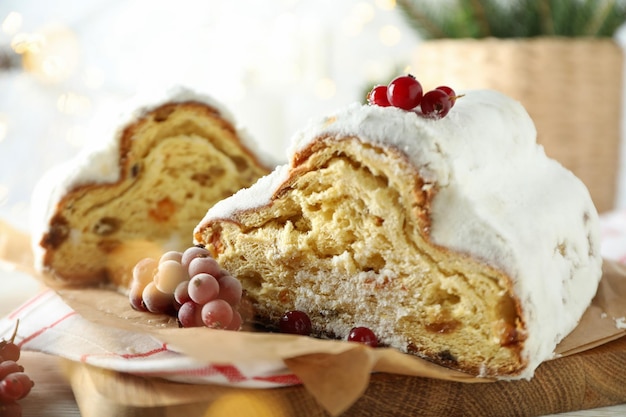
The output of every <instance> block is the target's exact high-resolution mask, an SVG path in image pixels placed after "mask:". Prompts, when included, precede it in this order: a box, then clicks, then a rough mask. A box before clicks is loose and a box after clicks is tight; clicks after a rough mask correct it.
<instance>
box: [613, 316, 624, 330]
mask: <svg viewBox="0 0 626 417" xmlns="http://www.w3.org/2000/svg"><path fill="white" fill-rule="evenodd" d="M615 327H617V328H618V329H626V317H618V318H616V319H615Z"/></svg>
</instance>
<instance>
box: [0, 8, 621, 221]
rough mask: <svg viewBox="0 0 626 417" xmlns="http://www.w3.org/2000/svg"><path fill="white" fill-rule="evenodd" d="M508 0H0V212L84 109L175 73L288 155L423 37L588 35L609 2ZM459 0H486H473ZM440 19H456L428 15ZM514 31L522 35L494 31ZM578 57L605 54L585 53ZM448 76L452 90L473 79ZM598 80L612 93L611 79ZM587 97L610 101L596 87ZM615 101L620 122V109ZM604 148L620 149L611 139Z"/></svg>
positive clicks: (86, 124)
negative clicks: (312, 123)
mask: <svg viewBox="0 0 626 417" xmlns="http://www.w3.org/2000/svg"><path fill="white" fill-rule="evenodd" d="M492 3H494V4H497V3H499V4H500V6H501V7H500V8H497V9H494V10H493V11H495V13H493V15H489V14H488V13H486V12H491V11H492V10H485V8H484V7H487V6H488V5H490V4H492ZM516 3H520V1H518V0H514V1H499V2H498V1H497V0H496V1H494V0H491V1H460V2H459V1H453V0H430V1H428V0H426V1H424V0H422V1H400V0H398V1H397V2H396V1H395V0H342V1H333V0H317V1H304V0H237V1H226V0H178V1H166V0H130V1H129V0H126V1H121V0H106V1H105V0H51V1H45V2H42V1H35V0H2V1H1V2H0V218H1V219H5V220H8V221H9V222H10V223H12V224H13V225H15V226H17V227H19V228H22V229H25V230H26V229H27V228H28V211H29V202H30V194H31V192H32V189H33V187H34V185H35V183H36V181H37V180H38V179H39V178H40V177H41V175H43V173H44V172H45V171H46V170H47V169H48V168H50V167H51V166H53V165H56V164H58V163H60V162H62V161H65V160H67V159H68V158H70V157H72V156H73V155H75V154H76V153H77V152H78V151H79V150H80V149H81V148H83V147H84V146H85V145H87V144H89V142H90V141H91V140H95V138H97V137H98V135H97V134H95V133H96V132H95V131H94V129H95V127H94V120H98V119H102V116H103V115H107V114H109V112H110V111H111V110H113V111H114V110H115V109H116V106H117V105H118V104H120V103H121V102H123V101H125V100H127V99H128V98H130V97H132V96H133V95H135V94H141V93H142V92H143V91H150V90H163V89H165V88H167V87H168V86H170V85H174V84H184V85H187V86H189V87H192V88H194V89H197V90H200V91H203V92H206V93H209V94H210V95H212V96H214V97H215V98H216V99H218V100H220V101H221V102H222V103H224V104H225V105H226V106H227V107H228V108H229V109H230V110H231V111H232V112H233V113H234V115H235V117H236V119H237V120H238V121H239V122H240V123H241V124H242V125H244V126H245V127H247V128H248V130H249V131H250V132H251V134H252V135H253V136H254V137H255V138H256V139H257V141H258V142H259V143H260V146H261V147H262V148H263V149H264V150H266V151H267V152H269V153H271V154H274V155H275V156H276V157H277V158H279V159H284V149H285V147H286V144H287V142H288V140H289V137H290V136H291V135H292V134H293V133H294V132H295V131H296V130H298V129H299V128H300V127H302V126H303V125H304V124H305V123H306V122H307V120H308V119H309V118H311V117H317V116H321V115H324V114H326V113H328V112H330V111H332V110H334V109H335V108H337V107H340V106H344V105H346V104H348V103H350V102H353V101H359V100H360V101H362V100H363V99H364V97H365V93H366V92H367V90H368V89H369V87H371V86H372V85H373V84H375V83H382V82H387V81H389V80H390V79H391V78H393V77H394V76H395V75H398V74H400V73H402V72H407V71H410V70H411V71H413V70H414V69H415V66H416V62H418V60H419V55H420V49H419V47H420V45H422V44H423V43H424V42H425V41H426V40H429V39H431V38H437V37H439V38H448V37H449V38H453V37H456V38H463V37H471V38H482V37H490V36H497V37H500V36H502V37H511V36H537V35H542V34H545V33H548V34H550V35H562V34H563V35H565V36H570V35H571V36H574V34H573V33H570V32H569V31H571V30H573V29H572V28H571V27H570V26H571V25H573V24H578V26H580V27H583V28H584V29H585V30H586V31H594V32H593V33H592V35H598V34H600V31H601V30H605V26H606V25H605V22H606V21H608V20H610V18H611V16H612V15H611V14H610V12H611V10H610V7H613V6H614V5H615V3H616V2H615V1H610V0H592V1H591V2H581V1H578V0H566V1H565V2H564V1H563V0H561V1H557V0H545V1H542V0H540V1H536V0H534V1H531V2H528V3H529V4H533V5H538V6H537V13H540V12H544V11H545V10H548V9H546V7H548V8H550V7H551V9H549V10H548V12H549V13H550V21H549V22H548V19H544V18H537V17H536V16H534V15H533V16H531V15H530V14H528V16H530V17H528V22H526V21H525V20H524V19H526V18H527V16H525V15H519V13H518V12H516V13H517V14H515V15H513V16H512V17H511V16H506V18H504V17H502V16H499V15H498V13H504V12H503V11H502V10H508V8H511V7H512V6H511V5H513V4H516ZM521 3H524V2H523V1H521ZM575 3H580V4H583V3H590V4H594V5H595V6H593V7H594V8H595V9H597V10H595V9H594V10H593V11H588V10H587V11H585V13H587V14H586V15H585V14H584V13H583V14H582V15H574V14H572V13H570V12H569V11H568V10H569V9H570V8H571V7H570V5H572V4H575ZM617 3H619V2H617ZM428 4H430V5H431V6H432V5H433V4H436V5H437V12H436V13H434V14H432V13H431V14H428V13H426V11H427V10H426V9H427V7H426V5H428ZM459 4H460V6H459ZM468 4H474V5H476V4H479V5H480V4H482V5H487V6H484V7H483V8H482V9H478V10H469V9H468V8H467V7H466V6H467V5H468ZM564 4H565V5H566V6H563V5H564ZM598 5H600V7H596V6H598ZM609 6H610V7H609ZM429 7H430V6H429ZM559 7H560V8H561V9H563V10H561V9H559ZM564 7H565V8H564ZM522 9H523V10H525V11H528V10H530V8H529V7H528V6H524V7H522ZM544 9H545V10H544ZM592 12H593V13H592ZM596 12H597V13H596ZM468 14H469V15H471V16H472V19H470V18H468V17H467V16H468ZM485 15H487V18H486V20H484V21H482V20H481V19H482V18H484V17H485ZM442 16H444V17H446V18H449V20H450V21H452V22H453V23H450V22H445V21H442V22H439V21H437V19H440V18H442ZM476 16H478V17H479V19H474V18H475V17H476ZM425 18H428V19H425ZM622 18H623V15H620V14H617V15H616V17H615V19H617V23H615V22H613V24H612V26H611V27H610V28H609V29H606V30H609V32H608V33H601V35H602V36H603V37H608V38H609V39H616V40H618V41H619V39H621V37H622V35H621V31H620V30H619V28H620V27H621V20H620V19H622ZM429 19H430V20H429ZM507 19H508V20H507ZM559 19H560V20H559ZM433 22H434V23H435V25H434V24H433ZM481 22H482V23H485V24H484V25H482V24H481ZM546 22H547V23H546ZM572 22H573V23H572ZM526 23H528V24H526ZM454 25H456V28H455V26H454ZM489 25H491V27H489ZM559 25H560V26H567V27H565V29H562V31H563V33H558V30H560V29H559V27H560V26H559ZM433 27H434V28H435V29H436V30H433V31H431V32H428V29H433ZM439 29H442V30H447V32H446V31H443V32H442V31H441V30H439ZM510 29H516V30H518V32H514V33H506V34H505V33H504V31H506V30H510ZM438 30H439V32H441V33H439V32H438ZM520 30H521V32H520ZM541 30H545V31H546V32H545V33H542V32H541ZM533 31H534V32H533ZM605 32H606V31H605ZM584 35H586V32H585V34H584ZM620 44H621V42H620ZM620 48H621V46H620ZM435 50H436V51H439V50H440V49H439V47H435ZM453 54H457V52H453ZM478 55H480V54H478ZM456 56H457V55H454V56H453V58H452V59H453V60H456V63H457V64H458V65H459V66H461V67H464V68H470V67H472V66H474V65H475V64H474V63H471V62H470V60H469V58H468V57H464V56H462V55H460V54H459V55H458V58H455V57H456ZM471 56H477V55H476V54H475V53H472V55H471ZM621 60H622V59H621V55H620V56H619V62H620V63H621ZM508 62H513V61H510V60H509V61H508ZM516 65H517V64H516ZM568 65H569V64H568ZM583 66H585V67H601V66H602V63H601V62H598V61H597V60H596V59H594V58H592V57H590V58H589V59H587V60H586V61H585V63H584V65H583ZM492 67H493V68H495V70H496V71H498V70H500V68H499V67H498V66H497V65H492ZM426 68H428V69H429V70H430V71H431V72H435V73H443V72H444V70H445V69H446V68H448V66H447V65H446V64H441V63H438V64H428V63H426V64H425V65H424V67H423V68H420V69H426ZM619 71H622V69H621V67H620V68H619ZM417 72H418V74H417V75H418V78H419V76H420V75H419V73H420V71H417ZM475 72H476V73H484V72H483V71H481V70H480V69H478V70H477V71H475ZM620 74H621V72H620ZM557 76H559V74H557ZM448 77H449V78H447V79H448V80H449V82H448V83H449V84H452V85H453V86H454V87H457V86H460V87H462V88H475V87H476V88H478V87H483V86H482V85H478V84H480V83H479V82H478V81H476V84H477V85H463V80H462V79H460V78H458V79H457V78H454V77H455V76H453V75H449V76H448ZM498 77H499V75H498V76H497V77H496V78H498ZM520 78H522V77H520ZM596 78H600V77H599V76H596ZM618 78H621V77H618ZM518 81H520V82H521V81H522V80H518ZM607 81H608V82H610V83H611V84H610V88H611V89H612V90H613V91H615V92H616V94H617V95H618V98H619V100H621V96H622V84H621V79H618V80H615V81H612V80H607ZM481 82H482V81H481ZM520 85H521V84H520ZM430 87H431V88H432V87H434V86H430ZM566 87H567V88H568V89H569V90H574V89H575V90H580V91H583V92H585V94H587V95H588V96H593V95H594V93H593V92H588V91H587V90H585V88H587V87H590V86H577V85H566ZM559 94H562V93H559ZM595 95H596V96H599V98H600V100H604V101H607V100H606V98H605V97H604V96H603V94H595ZM561 97H562V95H561ZM586 100H587V99H586ZM564 101H565V98H564ZM620 102H621V101H620ZM587 107H588V108H593V107H594V105H593V104H588V105H587ZM612 107H613V108H615V107H616V106H615V105H612ZM616 111H618V112H619V118H620V120H619V123H620V126H619V128H620V129H621V120H622V119H623V116H622V113H621V111H622V109H621V107H619V106H618V108H617V109H616ZM603 113H604V112H603ZM106 117H108V116H106ZM106 117H105V119H106ZM110 120H114V118H113V117H111V118H110ZM99 121H100V122H101V120H99ZM578 130H580V129H578ZM591 135H593V132H591ZM620 135H621V130H620ZM619 140H620V143H621V136H620V138H619ZM596 148H601V145H598V146H597V147H596ZM609 152H610V153H611V154H612V155H617V154H619V153H620V152H621V147H620V148H619V149H618V148H616V149H611V150H610V151H609ZM620 169H621V168H620ZM618 174H619V175H621V174H620V173H617V172H615V175H616V176H618ZM618 186H619V187H623V186H622V185H621V184H620V185H618ZM611 187H613V186H612V185H611ZM622 194H623V193H622V192H621V191H620V190H617V192H616V196H615V200H614V201H615V206H616V207H620V206H624V205H626V200H624V197H623V196H622ZM606 208H607V207H606V206H605V207H603V209H606Z"/></svg>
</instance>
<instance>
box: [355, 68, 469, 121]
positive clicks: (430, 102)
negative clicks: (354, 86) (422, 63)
mask: <svg viewBox="0 0 626 417" xmlns="http://www.w3.org/2000/svg"><path fill="white" fill-rule="evenodd" d="M423 91H424V90H423V89H422V84H420V82H419V81H417V79H415V77H414V76H413V75H411V74H408V75H401V76H399V77H396V78H394V79H393V80H392V81H391V82H390V83H389V84H387V85H378V86H376V87H374V88H373V89H372V90H371V91H370V92H369V93H368V95H367V102H368V103H369V104H372V105H377V106H381V107H388V106H394V107H398V108H400V109H403V110H413V109H414V108H416V107H417V106H420V108H421V110H422V114H423V115H424V116H427V117H432V118H435V119H440V118H442V117H444V116H445V115H447V114H448V112H449V111H450V109H451V108H452V106H454V103H455V102H456V99H457V98H459V97H461V96H458V95H457V94H456V93H455V92H454V90H453V89H451V88H450V87H448V86H440V87H437V88H435V89H434V90H431V91H428V92H427V93H426V94H424V92H423Z"/></svg>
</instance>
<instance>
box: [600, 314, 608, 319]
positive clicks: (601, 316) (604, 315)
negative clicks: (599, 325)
mask: <svg viewBox="0 0 626 417" xmlns="http://www.w3.org/2000/svg"><path fill="white" fill-rule="evenodd" d="M607 317H608V314H606V313H604V312H603V313H602V314H600V318H601V319H605V318H607Z"/></svg>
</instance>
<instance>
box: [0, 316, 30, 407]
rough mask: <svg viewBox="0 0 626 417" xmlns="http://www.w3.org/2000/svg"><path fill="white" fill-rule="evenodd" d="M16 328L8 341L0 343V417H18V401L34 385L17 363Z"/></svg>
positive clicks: (18, 353) (18, 352)
mask: <svg viewBox="0 0 626 417" xmlns="http://www.w3.org/2000/svg"><path fill="white" fill-rule="evenodd" d="M16 334H17V326H15V331H14V332H13V336H11V339H9V340H2V341H0V416H2V417H20V416H21V415H22V407H21V405H20V404H19V403H18V401H19V400H21V399H22V398H24V397H26V396H27V395H28V393H29V392H30V390H31V389H32V388H33V386H34V385H35V383H34V382H33V381H32V380H31V379H30V377H29V376H28V375H27V374H26V373H25V372H24V367H23V366H22V365H19V364H18V363H17V361H18V359H19V358H20V353H21V352H20V347H19V346H18V345H16V344H15V343H14V341H15V335H16Z"/></svg>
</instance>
